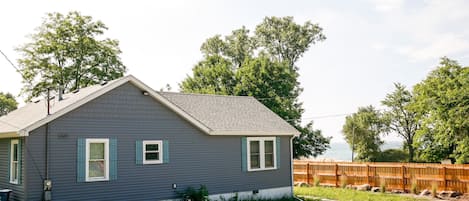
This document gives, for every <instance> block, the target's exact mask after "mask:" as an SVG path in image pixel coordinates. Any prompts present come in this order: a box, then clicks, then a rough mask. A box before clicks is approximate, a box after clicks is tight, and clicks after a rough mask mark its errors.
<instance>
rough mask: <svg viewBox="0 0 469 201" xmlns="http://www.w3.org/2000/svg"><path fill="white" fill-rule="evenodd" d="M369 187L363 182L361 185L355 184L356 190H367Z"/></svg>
mask: <svg viewBox="0 0 469 201" xmlns="http://www.w3.org/2000/svg"><path fill="white" fill-rule="evenodd" d="M370 189H371V186H370V184H363V185H358V186H357V190H358V191H369V190H370Z"/></svg>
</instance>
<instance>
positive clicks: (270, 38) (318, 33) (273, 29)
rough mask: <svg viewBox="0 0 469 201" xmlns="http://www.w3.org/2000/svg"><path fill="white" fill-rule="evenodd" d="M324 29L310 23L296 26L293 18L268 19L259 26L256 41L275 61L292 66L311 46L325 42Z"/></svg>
mask: <svg viewBox="0 0 469 201" xmlns="http://www.w3.org/2000/svg"><path fill="white" fill-rule="evenodd" d="M325 39H326V37H325V35H324V34H323V33H322V28H321V27H320V26H319V25H318V24H313V23H311V22H310V21H307V22H305V23H304V24H303V25H299V24H296V23H295V22H294V21H293V17H266V18H264V21H263V22H262V23H261V24H259V25H257V27H256V35H255V40H256V42H257V43H258V45H259V46H260V47H262V50H265V51H266V52H267V53H268V54H269V55H271V56H272V58H273V59H276V60H278V61H281V62H287V63H288V64H289V65H290V66H294V64H295V63H296V62H297V61H298V59H299V58H300V57H301V56H302V55H303V53H304V52H306V51H307V50H308V48H309V46H310V45H311V44H315V43H316V42H319V41H323V40H325Z"/></svg>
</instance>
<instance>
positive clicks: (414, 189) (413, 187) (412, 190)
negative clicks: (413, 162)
mask: <svg viewBox="0 0 469 201" xmlns="http://www.w3.org/2000/svg"><path fill="white" fill-rule="evenodd" d="M411 182H412V183H411V184H410V193H412V194H418V189H417V187H418V183H417V179H416V178H412V180H411Z"/></svg>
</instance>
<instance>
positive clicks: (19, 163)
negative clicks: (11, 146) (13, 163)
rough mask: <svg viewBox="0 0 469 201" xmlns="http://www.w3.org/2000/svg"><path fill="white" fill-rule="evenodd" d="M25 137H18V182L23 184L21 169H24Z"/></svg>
mask: <svg viewBox="0 0 469 201" xmlns="http://www.w3.org/2000/svg"><path fill="white" fill-rule="evenodd" d="M22 147H23V139H18V153H17V154H18V184H21V178H22V176H21V172H22V171H21V170H22V169H23V159H22V156H23V151H22V150H23V148H22Z"/></svg>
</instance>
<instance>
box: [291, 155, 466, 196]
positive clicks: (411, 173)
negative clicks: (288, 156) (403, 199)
mask: <svg viewBox="0 0 469 201" xmlns="http://www.w3.org/2000/svg"><path fill="white" fill-rule="evenodd" d="M293 175H294V180H295V183H307V184H313V183H314V180H315V178H316V180H317V179H319V183H320V185H327V186H336V187H338V186H340V185H341V182H344V181H345V182H346V184H347V185H348V184H351V185H361V184H370V185H371V186H380V184H381V182H384V183H385V185H386V189H390V190H404V191H409V190H410V188H411V186H412V183H415V184H416V186H417V190H418V191H421V190H423V189H432V185H435V184H436V185H437V186H438V190H439V191H442V190H452V191H458V192H462V193H469V192H468V191H469V164H459V165H458V164H456V165H455V164H428V163H351V162H339V163H337V162H312V161H301V160H295V161H294V163H293ZM341 179H342V181H341Z"/></svg>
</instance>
